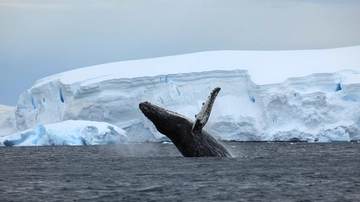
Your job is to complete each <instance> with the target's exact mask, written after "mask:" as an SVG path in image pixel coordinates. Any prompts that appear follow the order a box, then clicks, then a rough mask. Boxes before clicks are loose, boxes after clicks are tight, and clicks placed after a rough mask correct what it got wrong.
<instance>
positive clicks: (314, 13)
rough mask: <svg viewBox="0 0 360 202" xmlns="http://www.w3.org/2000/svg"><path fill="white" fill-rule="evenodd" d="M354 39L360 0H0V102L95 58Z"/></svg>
mask: <svg viewBox="0 0 360 202" xmlns="http://www.w3.org/2000/svg"><path fill="white" fill-rule="evenodd" d="M354 45H360V1H359V0H96V1H95V0H57V1H52V0H18V1H17V0H0V68H1V71H0V104H6V105H12V106H15V105H16V104H17V101H18V98H19V95H20V94H21V93H22V92H23V91H25V90H27V89H28V88H30V87H31V86H32V85H33V84H34V83H35V81H36V80H37V79H40V78H43V77H46V76H50V75H52V74H56V73H60V72H63V71H67V70H71V69H76V68H80V67H85V66H90V65H96V64H101V63H108V62H115V61H122V60H132V59H142V58H151V57H159V56H167V55H176V54H183V53H191V52H198V51H209V50H284V49H286V50H289V49H322V48H334V47H344V46H354ZM169 68H171V67H169Z"/></svg>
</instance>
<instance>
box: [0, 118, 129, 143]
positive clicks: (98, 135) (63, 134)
mask: <svg viewBox="0 0 360 202" xmlns="http://www.w3.org/2000/svg"><path fill="white" fill-rule="evenodd" d="M127 141H128V140H127V135H126V132H125V131H124V130H122V129H120V128H118V127H117V126H114V125H111V124H107V123H99V122H93V121H73V120H68V121H64V122H60V123H55V124H49V125H42V124H38V125H36V126H35V127H34V128H32V129H28V130H26V131H22V132H20V133H16V134H13V135H9V136H5V137H0V146H63V145H71V146H74V145H78V146H79V145H83V146H86V145H107V144H123V143H126V142H127Z"/></svg>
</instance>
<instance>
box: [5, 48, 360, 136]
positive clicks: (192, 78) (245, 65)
mask: <svg viewBox="0 0 360 202" xmlns="http://www.w3.org/2000/svg"><path fill="white" fill-rule="evenodd" d="M215 87H221V89H222V90H221V91H220V93H219V95H218V98H217V100H216V101H215V104H214V107H213V111H212V114H211V116H210V120H209V122H208V123H207V125H206V126H205V130H207V131H208V132H209V133H210V134H212V135H213V136H214V137H216V138H218V139H222V140H241V141H242V140H245V141H251V140H255V141H274V140H308V141H315V140H317V141H349V140H360V46H355V47H347V48H338V49H328V50H306V51H211V52H201V53H193V54H187V55H179V56H171V57H163V58H153V59H145V60H134V61H124V62H116V63H109V64H103V65H97V66H91V67H86V68H81V69H76V70H73V71H69V72H64V73H60V74H57V75H53V76H50V77H46V78H43V79H40V80H38V81H37V82H36V83H35V84H34V85H33V86H32V87H31V88H30V89H28V90H27V91H25V92H23V93H22V94H21V95H20V98H19V102H18V105H17V106H16V110H14V111H13V113H11V114H10V115H9V116H8V117H7V119H6V120H5V121H4V122H3V124H2V126H1V125H0V128H1V132H0V136H6V135H10V134H14V133H19V132H21V131H24V130H27V129H29V128H33V127H35V126H37V125H38V124H43V125H45V124H52V123H58V122H63V121H66V120H89V121H96V122H106V123H110V124H114V125H116V126H118V127H120V128H122V129H124V130H125V131H126V132H127V135H128V139H129V141H130V142H144V141H160V140H162V139H163V138H164V136H162V135H161V134H159V133H158V132H157V131H156V129H155V127H154V126H153V124H152V123H151V122H150V121H148V120H147V119H146V118H145V116H143V114H142V113H141V111H140V110H139V108H138V104H139V103H140V102H143V101H150V102H152V103H154V104H156V105H159V106H161V107H164V108H167V109H170V110H173V111H176V112H178V113H180V114H183V115H185V116H187V117H189V118H191V119H194V115H195V114H197V113H198V112H199V111H200V108H201V104H202V102H204V101H205V100H206V99H207V97H208V95H209V93H210V92H211V90H212V89H213V88H215ZM0 124H1V123H0Z"/></svg>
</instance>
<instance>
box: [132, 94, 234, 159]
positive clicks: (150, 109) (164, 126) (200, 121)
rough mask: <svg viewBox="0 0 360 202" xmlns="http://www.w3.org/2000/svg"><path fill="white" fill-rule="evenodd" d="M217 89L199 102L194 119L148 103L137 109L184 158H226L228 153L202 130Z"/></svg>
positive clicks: (141, 104)
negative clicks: (206, 98)
mask: <svg viewBox="0 0 360 202" xmlns="http://www.w3.org/2000/svg"><path fill="white" fill-rule="evenodd" d="M220 90H221V89H220V88H215V89H214V90H213V91H212V92H211V94H210V96H209V98H208V100H207V101H206V102H205V103H203V106H202V108H201V110H200V112H199V113H198V114H197V115H195V122H194V121H192V120H190V119H189V118H187V117H185V116H183V115H180V114H178V113H176V112H173V111H170V110H166V109H164V108H161V107H159V106H156V105H154V104H151V103H149V102H142V103H140V104H139V108H140V110H141V111H142V113H143V114H144V115H145V116H146V117H147V118H148V119H149V120H150V121H152V122H153V124H154V125H155V127H156V129H157V130H158V131H159V132H160V133H162V134H163V135H165V136H167V137H168V138H169V139H170V140H171V141H172V142H173V143H174V145H175V146H176V148H177V149H178V150H179V151H180V153H181V154H182V155H183V156H185V157H201V156H215V157H230V156H231V154H230V153H229V152H228V151H227V150H226V149H225V148H224V146H222V145H221V144H220V143H219V142H218V141H217V140H216V139H215V138H213V137H212V136H211V135H210V134H209V133H207V132H206V131H205V130H203V127H204V126H205V124H206V123H207V121H208V119H209V117H210V113H211V109H212V106H213V104H214V101H215V98H216V96H217V94H218V93H219V91H220Z"/></svg>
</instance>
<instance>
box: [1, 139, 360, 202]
mask: <svg viewBox="0 0 360 202" xmlns="http://www.w3.org/2000/svg"><path fill="white" fill-rule="evenodd" d="M224 144H225V146H226V147H227V148H228V149H229V150H230V151H231V153H232V154H233V155H234V158H211V157H207V158H184V157H182V156H181V154H180V153H179V152H178V150H177V149H176V148H175V146H174V145H172V144H160V143H143V144H128V145H115V146H86V147H12V148H11V147H1V148H0V201H360V169H359V168H360V143H356V142H354V143H289V142H277V143H254V142H246V143H241V142H226V143H224Z"/></svg>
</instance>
